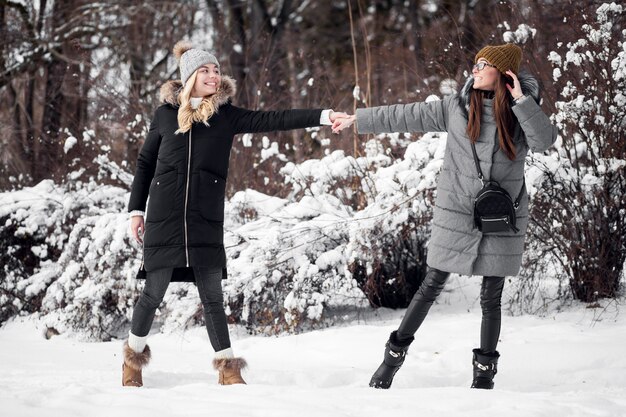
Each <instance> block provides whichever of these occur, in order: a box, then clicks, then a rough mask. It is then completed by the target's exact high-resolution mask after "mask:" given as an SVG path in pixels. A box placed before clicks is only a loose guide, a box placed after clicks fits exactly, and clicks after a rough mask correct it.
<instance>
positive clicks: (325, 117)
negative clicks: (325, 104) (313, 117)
mask: <svg viewBox="0 0 626 417" xmlns="http://www.w3.org/2000/svg"><path fill="white" fill-rule="evenodd" d="M332 111H333V110H332V109H326V110H322V114H321V115H320V124H321V125H324V126H331V125H332V124H333V123H332V122H331V121H330V113H331V112H332Z"/></svg>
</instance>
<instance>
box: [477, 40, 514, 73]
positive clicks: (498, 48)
mask: <svg viewBox="0 0 626 417" xmlns="http://www.w3.org/2000/svg"><path fill="white" fill-rule="evenodd" d="M480 58H485V59H486V60H487V61H489V63H490V64H491V65H494V66H495V67H496V68H497V69H498V70H499V71H500V72H501V73H503V74H505V73H506V72H507V71H508V70H511V71H513V72H514V73H515V74H517V73H518V72H519V65H520V63H521V62H522V48H520V47H519V46H517V45H514V44H512V43H507V44H505V45H495V46H491V45H487V46H485V47H484V48H483V49H481V50H480V51H478V53H477V54H476V58H474V63H476V62H478V59H480Z"/></svg>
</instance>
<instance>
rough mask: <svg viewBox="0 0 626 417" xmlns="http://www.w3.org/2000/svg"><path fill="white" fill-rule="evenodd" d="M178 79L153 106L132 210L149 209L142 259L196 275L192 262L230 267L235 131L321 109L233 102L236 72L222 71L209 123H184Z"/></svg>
mask: <svg viewBox="0 0 626 417" xmlns="http://www.w3.org/2000/svg"><path fill="white" fill-rule="evenodd" d="M181 87H182V84H181V82H180V81H169V82H167V83H166V84H165V85H164V86H163V87H162V88H161V101H162V102H163V103H164V104H163V105H161V106H160V107H159V108H158V109H157V110H156V112H155V115H154V118H153V119H152V123H151V125H150V131H149V133H148V135H147V137H146V140H145V143H144V145H143V147H142V148H141V152H140V154H139V158H138V160H137V171H136V174H135V178H134V180H133V185H132V190H131V194H130V201H129V204H128V210H129V211H133V210H142V211H145V207H146V200H147V199H148V196H150V200H149V203H148V210H147V213H146V223H145V227H146V230H145V235H144V267H145V270H146V271H148V272H150V271H154V270H157V269H160V268H172V267H173V268H175V270H174V276H173V277H172V280H173V281H192V280H193V272H192V271H193V270H192V269H191V267H194V266H201V267H210V268H223V270H224V271H225V267H226V255H225V252H224V244H223V241H224V239H223V237H224V230H223V224H224V194H225V189H226V179H227V177H228V162H229V157H230V149H231V146H232V144H233V136H234V135H236V134H238V133H256V132H268V131H275V130H289V129H298V128H304V127H312V126H319V124H320V116H321V112H322V110H284V111H267V112H262V111H251V110H246V109H241V108H238V107H235V106H233V105H232V104H231V103H230V98H231V97H232V96H233V95H234V94H235V82H234V80H233V79H231V78H229V77H226V76H223V77H222V87H221V89H220V91H218V92H217V93H216V94H214V95H213V96H211V98H210V99H211V100H215V103H216V104H217V105H218V106H219V108H218V111H217V113H216V114H214V115H213V116H212V117H211V118H210V119H209V120H208V121H207V123H208V125H207V124H203V123H194V124H193V126H192V128H191V130H190V131H188V132H186V133H180V134H176V133H174V132H175V131H176V130H177V129H178V121H177V114H178V94H179V92H180V91H181Z"/></svg>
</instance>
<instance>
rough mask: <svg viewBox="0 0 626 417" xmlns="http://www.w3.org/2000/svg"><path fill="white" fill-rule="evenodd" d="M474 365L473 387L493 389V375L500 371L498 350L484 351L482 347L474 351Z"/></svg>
mask: <svg viewBox="0 0 626 417" xmlns="http://www.w3.org/2000/svg"><path fill="white" fill-rule="evenodd" d="M472 352H473V359H472V365H473V366H474V380H473V381H472V388H480V389H493V385H494V384H493V377H494V376H495V375H496V374H497V373H498V358H499V357H500V354H499V353H498V352H493V353H483V352H482V350H480V349H474V350H473V351H472Z"/></svg>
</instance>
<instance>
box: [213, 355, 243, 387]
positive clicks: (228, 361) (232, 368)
mask: <svg viewBox="0 0 626 417" xmlns="http://www.w3.org/2000/svg"><path fill="white" fill-rule="evenodd" d="M246 366H248V364H247V363H246V360H245V359H244V358H221V359H213V367H214V368H215V369H216V370H217V371H218V372H219V373H220V375H219V381H218V382H219V384H220V385H233V384H245V383H246V381H244V380H243V378H242V377H241V370H242V369H244V368H245V367H246Z"/></svg>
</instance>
